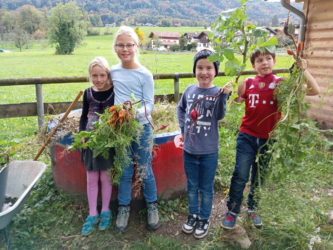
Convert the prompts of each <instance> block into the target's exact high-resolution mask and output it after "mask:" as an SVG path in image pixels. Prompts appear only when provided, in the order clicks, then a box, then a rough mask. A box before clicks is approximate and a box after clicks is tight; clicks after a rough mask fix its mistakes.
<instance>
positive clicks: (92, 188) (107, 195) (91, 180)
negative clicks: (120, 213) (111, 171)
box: [87, 170, 112, 216]
mask: <svg viewBox="0 0 333 250" xmlns="http://www.w3.org/2000/svg"><path fill="white" fill-rule="evenodd" d="M106 172H107V170H99V171H96V172H94V171H87V195H88V203H89V214H90V215H91V216H96V215H97V196H98V181H99V179H101V184H102V185H101V186H102V212H108V211H110V209H109V204H110V200H111V193H112V185H111V184H110V180H111V177H108V175H107V173H106Z"/></svg>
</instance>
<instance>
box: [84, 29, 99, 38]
mask: <svg viewBox="0 0 333 250" xmlns="http://www.w3.org/2000/svg"><path fill="white" fill-rule="evenodd" d="M100 34H101V31H100V30H99V29H94V28H89V29H88V30H87V36H99V35H100Z"/></svg>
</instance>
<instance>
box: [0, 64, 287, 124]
mask: <svg viewBox="0 0 333 250" xmlns="http://www.w3.org/2000/svg"><path fill="white" fill-rule="evenodd" d="M273 73H274V74H284V73H289V69H275V70H273ZM256 74H257V72H256V71H254V70H246V71H244V72H243V73H242V75H256ZM153 76H154V79H155V80H162V79H173V80H174V93H173V94H168V95H166V97H167V98H168V99H169V100H173V101H175V102H176V103H178V101H179V98H180V93H179V79H180V78H194V77H195V76H194V75H193V73H171V74H154V75H153ZM218 76H225V73H224V72H223V71H221V72H219V74H218ZM79 82H88V78H87V77H86V76H64V77H38V78H12V79H0V87H3V86H22V85H35V88H36V100H37V102H34V103H18V104H1V105H0V119H2V118H12V117H25V116H38V126H39V127H41V125H42V124H43V122H44V115H52V114H56V113H61V112H65V111H66V110H67V108H68V106H69V105H70V103H71V102H56V103H44V102H43V91H42V86H43V85H44V84H63V83H66V84H70V83H79ZM160 99H165V95H161V96H158V95H156V96H155V101H158V100H160ZM74 108H82V102H78V103H77V104H76V106H75V107H74Z"/></svg>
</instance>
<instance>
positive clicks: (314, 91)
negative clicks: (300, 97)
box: [296, 59, 320, 95]
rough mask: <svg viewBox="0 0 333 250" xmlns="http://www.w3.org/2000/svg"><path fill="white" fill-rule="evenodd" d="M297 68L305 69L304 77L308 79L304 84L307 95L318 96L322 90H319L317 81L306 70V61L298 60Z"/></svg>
mask: <svg viewBox="0 0 333 250" xmlns="http://www.w3.org/2000/svg"><path fill="white" fill-rule="evenodd" d="M296 67H298V68H301V69H303V75H304V77H305V78H306V82H305V83H303V86H304V89H305V93H306V94H307V95H318V94H319V92H320V90H319V87H318V84H317V81H316V79H314V77H313V76H312V75H311V74H310V72H309V71H308V70H307V69H306V68H307V62H306V60H305V59H300V60H297V61H296Z"/></svg>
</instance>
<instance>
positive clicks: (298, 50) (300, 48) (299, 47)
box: [296, 42, 302, 55]
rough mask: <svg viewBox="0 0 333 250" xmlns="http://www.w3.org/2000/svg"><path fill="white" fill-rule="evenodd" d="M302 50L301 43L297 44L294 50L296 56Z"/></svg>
mask: <svg viewBox="0 0 333 250" xmlns="http://www.w3.org/2000/svg"><path fill="white" fill-rule="evenodd" d="M301 50H302V42H298V46H297V50H296V55H299V53H300V52H301Z"/></svg>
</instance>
